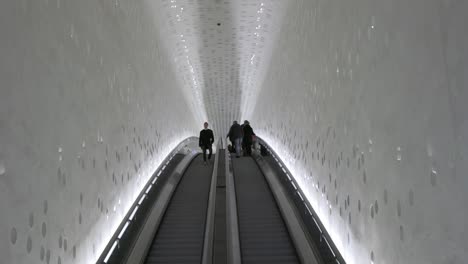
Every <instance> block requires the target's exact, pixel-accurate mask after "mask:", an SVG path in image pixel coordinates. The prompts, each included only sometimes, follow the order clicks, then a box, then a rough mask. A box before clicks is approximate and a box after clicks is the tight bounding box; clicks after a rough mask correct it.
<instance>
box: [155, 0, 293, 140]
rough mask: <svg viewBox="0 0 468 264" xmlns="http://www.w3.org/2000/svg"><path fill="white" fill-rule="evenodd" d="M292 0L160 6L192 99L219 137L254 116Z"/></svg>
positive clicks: (188, 0)
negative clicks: (233, 125)
mask: <svg viewBox="0 0 468 264" xmlns="http://www.w3.org/2000/svg"><path fill="white" fill-rule="evenodd" d="M288 2H289V1H279V0H226V1H222V0H201V1H193V0H166V1H161V2H159V3H158V2H157V3H155V7H154V8H155V10H158V11H157V12H158V14H159V16H160V18H161V19H163V20H164V23H166V25H167V27H165V28H162V29H161V30H162V32H161V33H162V35H163V36H164V39H166V43H165V45H166V47H167V48H168V50H170V54H172V58H173V60H174V61H173V62H174V68H175V70H176V72H177V73H178V74H179V77H180V81H181V85H183V87H184V90H185V93H186V96H187V99H188V102H189V103H190V104H192V107H193V112H194V113H195V116H196V118H197V120H199V121H200V124H201V123H202V122H203V121H204V120H207V121H209V122H210V123H211V126H212V127H213V128H214V131H215V132H218V133H219V135H223V134H225V133H227V130H228V128H229V126H230V125H231V123H232V121H234V120H238V121H240V119H241V118H247V117H249V116H250V114H251V112H252V111H253V108H254V106H255V104H256V102H257V95H258V93H259V89H260V87H261V84H262V82H263V78H264V74H265V71H266V70H267V69H268V63H269V60H270V57H271V56H272V49H273V47H272V46H273V45H274V40H275V38H276V37H277V33H278V29H279V24H280V23H281V18H282V14H283V13H284V11H285V8H286V7H287V4H288Z"/></svg>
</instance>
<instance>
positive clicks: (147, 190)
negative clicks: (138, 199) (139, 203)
mask: <svg viewBox="0 0 468 264" xmlns="http://www.w3.org/2000/svg"><path fill="white" fill-rule="evenodd" d="M152 187H153V185H152V184H151V185H150V186H148V189H146V193H149V191H150V190H151V188H152Z"/></svg>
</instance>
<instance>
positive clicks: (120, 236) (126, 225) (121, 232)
mask: <svg viewBox="0 0 468 264" xmlns="http://www.w3.org/2000/svg"><path fill="white" fill-rule="evenodd" d="M128 225H130V222H128V221H127V223H125V225H124V227H123V228H122V231H120V234H119V235H118V236H117V238H118V239H121V238H122V236H123V234H124V233H125V231H126V230H127V227H128Z"/></svg>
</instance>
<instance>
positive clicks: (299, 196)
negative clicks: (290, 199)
mask: <svg viewBox="0 0 468 264" xmlns="http://www.w3.org/2000/svg"><path fill="white" fill-rule="evenodd" d="M297 194H299V197H301V200H302V201H303V202H304V198H303V197H302V195H301V193H300V192H299V191H297Z"/></svg>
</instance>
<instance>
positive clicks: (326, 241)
mask: <svg viewBox="0 0 468 264" xmlns="http://www.w3.org/2000/svg"><path fill="white" fill-rule="evenodd" d="M323 239H324V240H325V243H327V246H328V248H329V249H330V251H331V253H332V254H333V257H335V258H336V255H335V251H333V249H332V247H331V246H330V244H329V243H328V240H327V238H326V237H325V236H324V237H323Z"/></svg>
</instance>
